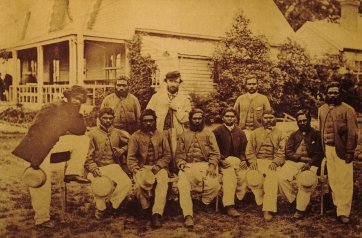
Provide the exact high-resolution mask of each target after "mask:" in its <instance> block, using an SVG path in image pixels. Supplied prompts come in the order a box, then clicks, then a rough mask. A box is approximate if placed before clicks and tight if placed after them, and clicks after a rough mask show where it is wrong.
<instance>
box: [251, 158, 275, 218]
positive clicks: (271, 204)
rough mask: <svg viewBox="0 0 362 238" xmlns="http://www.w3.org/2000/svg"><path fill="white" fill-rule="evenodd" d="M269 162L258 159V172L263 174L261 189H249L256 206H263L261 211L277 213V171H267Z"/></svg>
mask: <svg viewBox="0 0 362 238" xmlns="http://www.w3.org/2000/svg"><path fill="white" fill-rule="evenodd" d="M271 162H272V161H271V160H264V159H258V160H257V163H258V170H259V171H260V172H261V173H262V174H264V176H265V180H264V184H263V187H261V188H250V189H251V191H252V192H253V194H254V196H255V202H256V204H257V205H258V206H260V205H261V204H263V211H270V212H276V211H277V196H278V176H277V171H278V170H279V167H278V168H277V171H272V170H270V169H269V165H270V164H271Z"/></svg>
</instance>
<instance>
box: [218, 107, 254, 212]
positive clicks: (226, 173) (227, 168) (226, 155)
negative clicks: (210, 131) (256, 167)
mask: <svg viewBox="0 0 362 238" xmlns="http://www.w3.org/2000/svg"><path fill="white" fill-rule="evenodd" d="M222 120H223V125H220V126H219V127H217V128H216V129H215V130H214V134H215V137H216V141H217V144H218V145H219V149H220V153H221V161H220V165H221V172H222V174H223V198H222V202H223V204H224V207H225V209H226V213H227V214H228V215H229V216H231V217H238V216H240V213H239V212H238V211H237V210H236V209H235V207H234V205H235V200H234V197H236V199H237V200H238V201H241V200H242V199H243V198H244V196H245V193H246V190H247V186H246V182H245V175H246V171H247V169H248V165H247V162H246V156H245V149H246V145H247V143H248V141H247V139H246V136H245V133H244V132H243V131H242V130H241V129H240V128H239V127H237V126H235V123H236V121H237V114H236V111H235V110H234V109H232V108H227V109H225V110H224V111H223V114H222Z"/></svg>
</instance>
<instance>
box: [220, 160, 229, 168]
mask: <svg viewBox="0 0 362 238" xmlns="http://www.w3.org/2000/svg"><path fill="white" fill-rule="evenodd" d="M221 166H222V168H223V169H227V168H229V167H230V166H231V163H230V162H228V161H226V160H221Z"/></svg>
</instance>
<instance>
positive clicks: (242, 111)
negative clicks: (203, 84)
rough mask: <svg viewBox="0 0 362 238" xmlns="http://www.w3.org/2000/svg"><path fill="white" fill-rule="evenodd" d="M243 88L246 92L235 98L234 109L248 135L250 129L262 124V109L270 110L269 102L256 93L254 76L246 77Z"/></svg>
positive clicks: (241, 126)
mask: <svg viewBox="0 0 362 238" xmlns="http://www.w3.org/2000/svg"><path fill="white" fill-rule="evenodd" d="M245 88H246V91H247V93H246V94H243V95H241V96H239V97H238V98H237V99H236V102H235V105H234V109H235V111H236V112H237V114H238V116H239V126H240V128H241V129H242V130H244V132H245V133H246V136H247V137H249V135H250V133H251V131H253V130H255V129H256V128H259V127H261V126H262V124H261V117H262V114H263V112H264V111H266V110H270V103H269V100H268V98H267V97H266V96H265V95H263V94H260V93H258V91H257V90H258V79H257V78H256V76H250V77H249V78H247V79H246V84H245Z"/></svg>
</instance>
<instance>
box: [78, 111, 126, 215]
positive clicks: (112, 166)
mask: <svg viewBox="0 0 362 238" xmlns="http://www.w3.org/2000/svg"><path fill="white" fill-rule="evenodd" d="M113 120H114V112H113V110H112V109H111V108H109V107H105V108H102V109H101V110H100V112H99V122H100V124H99V126H98V127H97V128H94V129H93V130H91V131H90V132H89V134H88V135H89V138H90V148H89V151H88V157H87V160H86V162H85V168H86V170H87V171H88V172H89V174H88V178H89V179H90V180H91V181H93V180H94V178H95V177H101V176H107V177H108V178H109V179H111V180H112V181H113V182H114V183H115V184H116V187H115V189H114V191H113V193H112V194H111V195H110V196H107V197H105V198H101V197H96V196H95V202H96V212H95V217H96V219H98V220H99V219H101V218H103V217H105V216H106V215H107V212H111V210H116V209H117V208H118V207H119V205H120V204H121V203H122V201H123V200H124V198H125V197H126V196H127V194H128V192H129V191H130V190H131V187H132V182H131V180H130V179H129V177H128V176H127V174H126V173H125V172H124V171H123V170H122V168H121V166H120V164H119V161H120V158H121V157H122V156H124V154H125V152H126V151H127V143H128V138H129V134H128V133H127V132H126V131H122V130H119V129H116V128H114V127H113V126H112V125H113ZM107 201H108V202H109V206H108V207H107V204H106V202H107Z"/></svg>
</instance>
